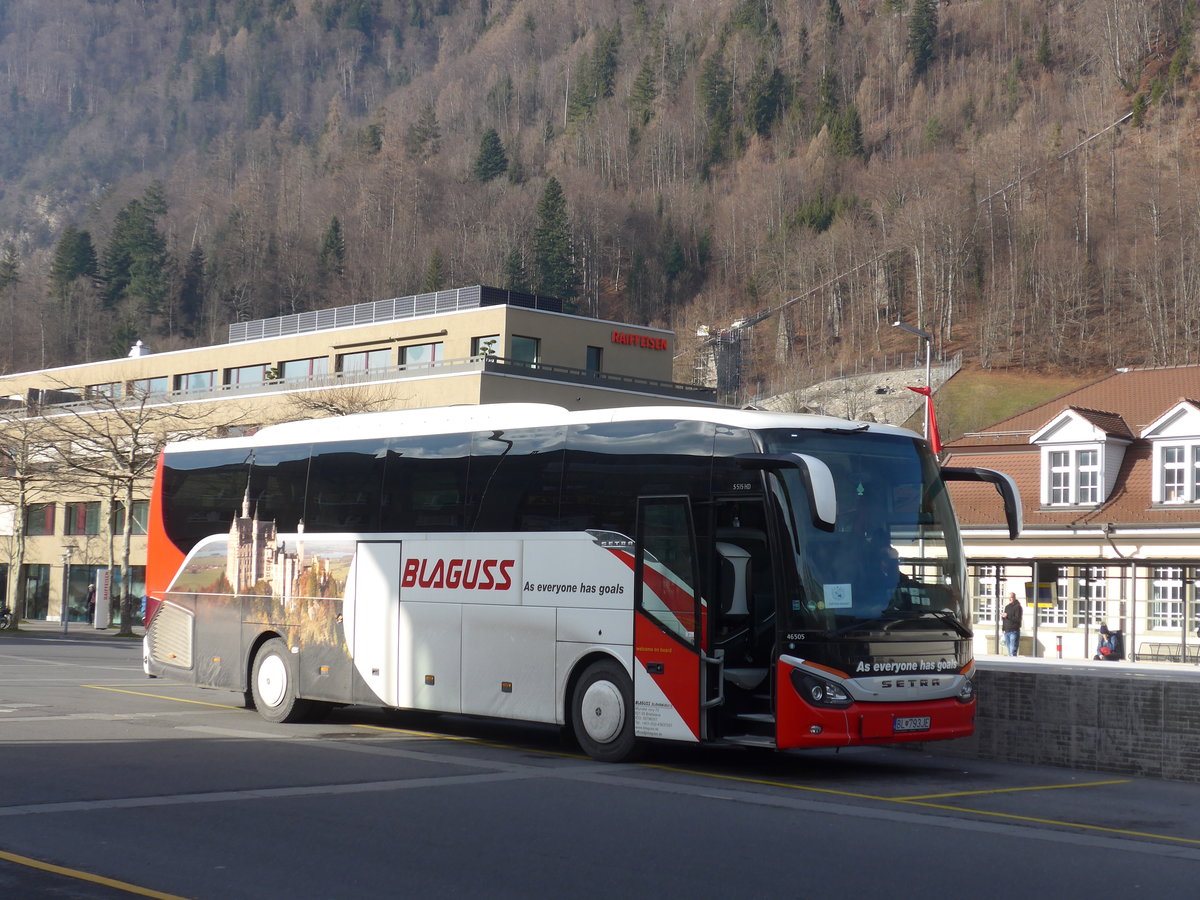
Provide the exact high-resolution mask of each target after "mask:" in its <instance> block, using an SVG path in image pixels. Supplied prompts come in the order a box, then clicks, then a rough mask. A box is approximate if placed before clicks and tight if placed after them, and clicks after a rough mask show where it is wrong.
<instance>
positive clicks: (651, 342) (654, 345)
mask: <svg viewBox="0 0 1200 900" xmlns="http://www.w3.org/2000/svg"><path fill="white" fill-rule="evenodd" d="M612 342H613V343H614V344H632V345H633V346H635V347H645V348H646V349H647V350H666V349H667V339H666V338H660V337H649V336H648V335H644V334H632V333H631V332H628V331H614V332H613V333H612Z"/></svg>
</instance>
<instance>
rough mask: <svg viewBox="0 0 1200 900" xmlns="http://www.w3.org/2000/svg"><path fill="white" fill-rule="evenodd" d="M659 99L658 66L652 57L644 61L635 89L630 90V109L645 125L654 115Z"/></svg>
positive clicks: (635, 81) (634, 83)
mask: <svg viewBox="0 0 1200 900" xmlns="http://www.w3.org/2000/svg"><path fill="white" fill-rule="evenodd" d="M657 97H658V66H657V64H656V62H655V60H654V58H653V57H652V56H647V57H646V58H645V59H644V60H643V61H642V67H641V68H640V69H639V70H638V73H637V77H636V78H635V79H634V80H633V87H632V88H630V90H629V108H630V109H631V110H633V112H635V113H636V114H637V116H638V118H639V119H640V121H641V123H642V124H643V125H645V124H646V123H647V122H649V121H650V118H651V116H653V115H654V101H655V99H656V98H657Z"/></svg>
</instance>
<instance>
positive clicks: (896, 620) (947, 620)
mask: <svg viewBox="0 0 1200 900" xmlns="http://www.w3.org/2000/svg"><path fill="white" fill-rule="evenodd" d="M920 619H934V620H936V621H938V622H940V623H942V624H943V625H946V626H948V627H950V628H952V629H954V631H955V633H956V634H958V636H959V637H964V638H969V637H974V632H972V631H971V630H970V629H969V628H967V627H966V626H964V625H963V624H962V623H961V622H959V621H958V619H956V618H955V617H954V616H953V615H951V614H950V613H948V612H938V611H935V610H928V611H925V612H918V611H916V610H893V611H892V612H891V613H889V614H888V615H884V616H875V617H874V618H870V619H860V620H858V621H857V622H851V623H850V624H849V625H843V626H842V627H841V628H838V629H835V630H834V631H827V632H826V635H827V636H828V637H837V636H838V635H841V634H849V633H850V632H852V631H866V630H868V629H869V628H870V627H871V626H872V625H878V624H879V623H881V622H882V623H884V625H883V627H882V628H880V629H879V630H880V631H891V630H892V629H893V628H895V627H896V626H898V625H900V624H902V623H904V622H915V621H918V620H920Z"/></svg>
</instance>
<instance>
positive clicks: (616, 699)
mask: <svg viewBox="0 0 1200 900" xmlns="http://www.w3.org/2000/svg"><path fill="white" fill-rule="evenodd" d="M571 725H572V727H573V728H574V730H575V739H576V740H577V741H579V746H580V747H581V748H582V749H583V752H584V753H586V754H587V755H588V756H590V757H591V758H592V759H595V760H598V761H599V762H625V761H627V760H630V759H633V758H634V757H635V756H636V753H637V750H638V742H637V739H636V738H635V737H634V734H633V685H632V684H631V683H630V681H629V675H627V674H626V672H625V670H624V669H623V668H622V667H621V666H620V665H619V664H618V663H616V662H614V661H612V660H603V661H601V662H596V663H592V665H590V666H588V668H587V670H586V671H585V672H584V673H583V676H582V677H581V678H580V679H579V681H578V682H576V684H575V690H574V691H573V692H572V694H571Z"/></svg>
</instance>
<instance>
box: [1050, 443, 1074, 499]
mask: <svg viewBox="0 0 1200 900" xmlns="http://www.w3.org/2000/svg"><path fill="white" fill-rule="evenodd" d="M1070 460H1071V454H1070V453H1069V452H1068V451H1066V450H1053V451H1051V453H1050V505H1051V506H1063V505H1066V504H1068V503H1070V502H1071V462H1070Z"/></svg>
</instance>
